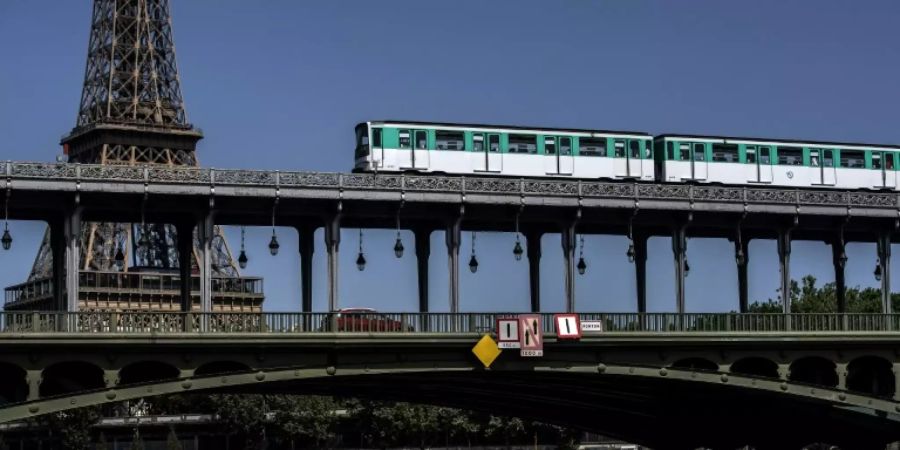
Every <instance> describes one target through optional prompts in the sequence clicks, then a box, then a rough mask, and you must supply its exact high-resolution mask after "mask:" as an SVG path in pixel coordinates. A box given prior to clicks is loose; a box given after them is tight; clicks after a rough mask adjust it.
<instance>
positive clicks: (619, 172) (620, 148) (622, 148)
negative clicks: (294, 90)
mask: <svg viewBox="0 0 900 450" xmlns="http://www.w3.org/2000/svg"><path fill="white" fill-rule="evenodd" d="M627 155H628V151H627V149H626V141H625V140H624V139H615V140H613V151H612V157H613V158H612V162H613V173H614V174H615V175H616V177H619V178H627V177H630V176H631V175H630V174H629V171H628V156H627Z"/></svg>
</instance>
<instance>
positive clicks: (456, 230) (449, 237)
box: [446, 214, 462, 314]
mask: <svg viewBox="0 0 900 450" xmlns="http://www.w3.org/2000/svg"><path fill="white" fill-rule="evenodd" d="M461 222H462V214H460V216H459V217H457V218H455V219H453V220H451V221H450V222H449V223H448V224H447V233H446V241H447V256H448V268H449V278H448V285H449V291H450V292H449V297H450V312H451V313H454V314H455V313H458V312H459V243H460V240H461V238H462V236H461V229H460V225H461Z"/></svg>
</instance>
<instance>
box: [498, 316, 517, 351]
mask: <svg viewBox="0 0 900 450" xmlns="http://www.w3.org/2000/svg"><path fill="white" fill-rule="evenodd" d="M497 346H498V347H500V348H520V347H521V345H520V344H519V319H517V318H515V317H509V318H504V319H497Z"/></svg>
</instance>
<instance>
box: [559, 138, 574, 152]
mask: <svg viewBox="0 0 900 450" xmlns="http://www.w3.org/2000/svg"><path fill="white" fill-rule="evenodd" d="M559 154H560V155H563V156H571V155H572V138H568V137H561V138H559Z"/></svg>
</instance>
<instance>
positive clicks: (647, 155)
mask: <svg viewBox="0 0 900 450" xmlns="http://www.w3.org/2000/svg"><path fill="white" fill-rule="evenodd" d="M651 158H653V141H644V159H651Z"/></svg>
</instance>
